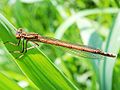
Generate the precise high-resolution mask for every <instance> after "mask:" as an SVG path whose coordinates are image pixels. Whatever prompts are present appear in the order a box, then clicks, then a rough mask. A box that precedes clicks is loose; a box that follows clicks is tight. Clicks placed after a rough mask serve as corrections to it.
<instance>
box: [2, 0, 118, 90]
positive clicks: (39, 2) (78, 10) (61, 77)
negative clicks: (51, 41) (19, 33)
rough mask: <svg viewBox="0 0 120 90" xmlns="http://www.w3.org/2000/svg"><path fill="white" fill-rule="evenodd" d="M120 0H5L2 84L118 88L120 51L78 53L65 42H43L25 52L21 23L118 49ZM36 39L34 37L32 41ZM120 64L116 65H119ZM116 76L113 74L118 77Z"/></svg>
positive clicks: (31, 88)
mask: <svg viewBox="0 0 120 90" xmlns="http://www.w3.org/2000/svg"><path fill="white" fill-rule="evenodd" d="M119 6H120V5H119V1H117V0H115V1H114V0H111V1H109V0H107V1H106V2H104V3H103V1H102V0H99V1H96V0H92V1H91V0H67V1H64V0H30V1H29V0H26V1H25V0H16V2H12V0H9V1H8V0H1V1H0V89H2V90H9V89H12V90H14V88H16V89H17V90H19V89H25V90H26V89H27V90H38V89H42V90H54V89H57V90H61V89H62V90H66V89H68V90H77V89H80V90H96V89H100V90H111V89H114V90H118V89H119V88H120V87H119V83H120V82H119V81H116V80H119V74H120V71H119V69H118V68H119V67H120V64H119V61H118V60H119V55H118V60H117V62H116V66H115V61H116V58H101V59H89V58H83V57H76V56H75V55H70V54H69V53H68V52H65V50H64V48H58V47H55V46H52V45H47V44H43V43H39V44H40V46H39V47H37V48H35V49H31V50H29V51H28V52H27V53H25V55H24V56H23V57H22V58H20V59H19V58H18V57H19V56H20V55H21V54H19V53H12V52H11V51H16V50H21V48H22V46H21V45H20V47H17V46H13V45H10V44H8V43H6V44H4V42H6V41H10V42H14V43H17V42H18V41H17V39H16V38H15V32H16V28H19V27H22V28H24V30H25V31H26V32H36V33H38V34H40V35H43V36H48V37H55V38H57V39H63V40H65V41H68V42H73V43H79V44H86V45H88V46H92V47H94V48H99V49H102V50H103V51H105V52H110V53H114V54H116V55H117V54H118V52H119V47H120V39H119V38H120V30H119V28H120V22H119V21H120V15H119V14H118V13H119V11H120V10H119ZM32 45H33V44H31V43H29V47H30V46H32ZM114 66H115V70H114ZM112 76H113V78H112Z"/></svg>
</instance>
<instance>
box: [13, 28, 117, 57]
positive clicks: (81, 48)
mask: <svg viewBox="0 0 120 90" xmlns="http://www.w3.org/2000/svg"><path fill="white" fill-rule="evenodd" d="M16 38H17V39H18V40H19V42H18V43H17V45H18V46H19V45H20V42H21V39H23V40H22V51H21V53H26V52H27V48H28V46H27V45H28V42H29V41H30V42H33V43H34V44H36V45H37V46H39V44H38V43H37V42H42V43H46V44H52V45H56V46H61V47H65V48H69V49H72V50H73V51H78V52H82V53H88V54H90V55H92V54H95V55H101V56H107V57H116V56H115V55H113V54H110V53H106V52H103V51H101V50H100V49H94V48H91V47H88V46H85V45H77V44H72V43H68V42H64V41H61V40H57V39H51V38H48V37H43V36H41V35H39V34H37V33H26V32H24V31H23V29H22V28H20V29H18V30H17V31H16ZM11 44H13V43H11ZM79 54H81V53H79ZM90 57H91V56H90ZM88 58H89V56H88ZM93 58H94V56H93Z"/></svg>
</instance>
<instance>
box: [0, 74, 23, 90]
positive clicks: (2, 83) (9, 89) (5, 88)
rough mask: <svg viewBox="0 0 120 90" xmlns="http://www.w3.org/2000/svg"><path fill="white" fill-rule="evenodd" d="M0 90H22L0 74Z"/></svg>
mask: <svg viewBox="0 0 120 90" xmlns="http://www.w3.org/2000/svg"><path fill="white" fill-rule="evenodd" d="M0 89H1V90H14V89H16V90H22V88H21V87H20V86H18V85H17V84H16V83H15V82H14V81H12V80H10V79H9V78H8V77H6V76H5V75H4V74H2V73H1V72H0Z"/></svg>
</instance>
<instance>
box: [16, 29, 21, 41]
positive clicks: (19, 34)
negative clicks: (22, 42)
mask: <svg viewBox="0 0 120 90" xmlns="http://www.w3.org/2000/svg"><path fill="white" fill-rule="evenodd" d="M21 34H22V28H19V29H18V30H17V32H16V38H17V39H19V38H21Z"/></svg>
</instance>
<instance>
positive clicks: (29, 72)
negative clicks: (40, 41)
mask: <svg viewBox="0 0 120 90" xmlns="http://www.w3.org/2000/svg"><path fill="white" fill-rule="evenodd" d="M0 22H1V24H0V28H1V29H0V30H1V31H0V32H1V33H0V36H1V37H0V38H1V39H2V41H3V42H6V41H7V40H9V41H11V42H15V43H16V39H15V33H14V32H15V28H13V26H12V25H11V24H10V23H8V21H7V20H6V19H5V17H3V16H2V15H0ZM5 46H6V48H7V49H8V51H15V50H21V49H20V47H15V46H12V45H9V44H5ZM11 54H12V55H13V57H14V58H17V57H18V55H19V54H18V53H17V54H15V53H11ZM14 61H15V62H16V63H17V64H18V66H19V67H20V68H21V70H22V71H23V73H24V74H25V75H26V76H27V77H28V78H29V79H30V80H32V81H33V83H34V84H35V85H36V86H37V87H38V88H39V89H43V90H54V89H62V90H67V89H68V90H76V89H77V87H76V86H75V85H74V84H72V82H70V81H69V80H68V79H67V78H66V77H65V75H64V74H62V72H60V71H59V70H58V69H57V67H56V66H55V65H54V64H53V63H52V62H51V61H50V60H49V58H47V57H46V56H45V55H44V54H43V53H42V52H41V51H40V50H39V49H38V48H35V49H32V50H29V51H28V52H27V53H26V54H25V55H24V56H23V57H22V58H20V59H14Z"/></svg>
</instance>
